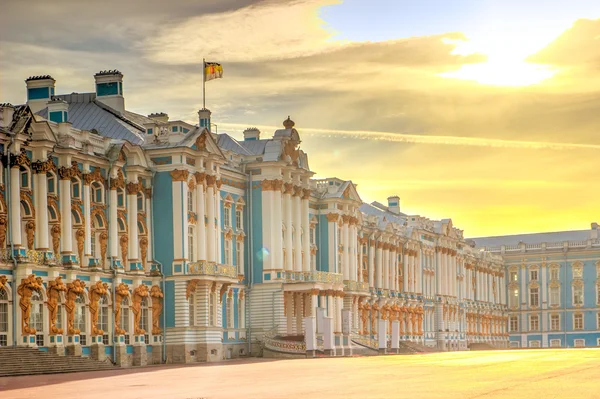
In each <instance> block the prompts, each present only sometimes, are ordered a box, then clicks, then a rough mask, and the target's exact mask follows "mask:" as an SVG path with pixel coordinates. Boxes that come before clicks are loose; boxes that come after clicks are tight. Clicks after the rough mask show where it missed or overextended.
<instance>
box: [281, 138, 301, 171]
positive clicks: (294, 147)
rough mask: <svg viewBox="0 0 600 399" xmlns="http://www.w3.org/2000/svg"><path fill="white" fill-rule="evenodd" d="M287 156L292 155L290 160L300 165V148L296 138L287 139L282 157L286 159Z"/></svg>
mask: <svg viewBox="0 0 600 399" xmlns="http://www.w3.org/2000/svg"><path fill="white" fill-rule="evenodd" d="M287 157H290V161H292V163H293V164H294V165H298V158H299V157H300V150H299V149H298V144H297V143H296V142H295V141H294V140H287V142H286V143H285V144H284V145H283V150H282V153H281V158H282V159H284V160H285V159H286V158H287Z"/></svg>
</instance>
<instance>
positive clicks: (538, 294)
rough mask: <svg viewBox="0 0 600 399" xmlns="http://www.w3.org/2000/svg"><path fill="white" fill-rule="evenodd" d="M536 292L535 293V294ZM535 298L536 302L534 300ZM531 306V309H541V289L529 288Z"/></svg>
mask: <svg viewBox="0 0 600 399" xmlns="http://www.w3.org/2000/svg"><path fill="white" fill-rule="evenodd" d="M534 290H535V292H534ZM534 296H535V299H536V300H535V301H534V300H533V298H534ZM529 306H531V307H536V308H537V307H539V306H540V289H539V287H531V288H529Z"/></svg>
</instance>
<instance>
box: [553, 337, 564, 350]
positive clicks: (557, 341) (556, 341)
mask: <svg viewBox="0 0 600 399" xmlns="http://www.w3.org/2000/svg"><path fill="white" fill-rule="evenodd" d="M550 347H551V348H560V347H562V343H561V341H560V339H558V338H556V339H551V340H550Z"/></svg>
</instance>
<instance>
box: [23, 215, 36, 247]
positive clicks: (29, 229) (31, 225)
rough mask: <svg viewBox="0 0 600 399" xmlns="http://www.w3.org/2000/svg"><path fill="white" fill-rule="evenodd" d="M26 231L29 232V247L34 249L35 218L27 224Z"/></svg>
mask: <svg viewBox="0 0 600 399" xmlns="http://www.w3.org/2000/svg"><path fill="white" fill-rule="evenodd" d="M25 233H26V234H27V248H28V249H34V243H33V241H34V240H33V239H34V237H35V220H29V221H28V222H27V224H25Z"/></svg>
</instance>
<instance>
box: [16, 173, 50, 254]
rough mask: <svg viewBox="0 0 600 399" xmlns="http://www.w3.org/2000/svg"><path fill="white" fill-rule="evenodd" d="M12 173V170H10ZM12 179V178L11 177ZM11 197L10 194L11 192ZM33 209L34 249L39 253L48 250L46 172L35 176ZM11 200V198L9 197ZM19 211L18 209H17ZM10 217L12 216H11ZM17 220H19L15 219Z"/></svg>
mask: <svg viewBox="0 0 600 399" xmlns="http://www.w3.org/2000/svg"><path fill="white" fill-rule="evenodd" d="M11 171H12V170H11ZM11 178H12V176H11ZM11 195H12V192H11ZM34 195H35V209H37V212H36V213H35V216H36V221H35V225H36V232H35V238H36V243H37V246H36V249H38V250H41V251H48V250H49V242H48V178H47V177H46V172H45V171H42V172H40V173H36V174H35V193H34ZM11 200H12V197H11ZM19 209H20V207H19ZM11 216H12V215H11ZM16 220H19V219H16Z"/></svg>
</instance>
